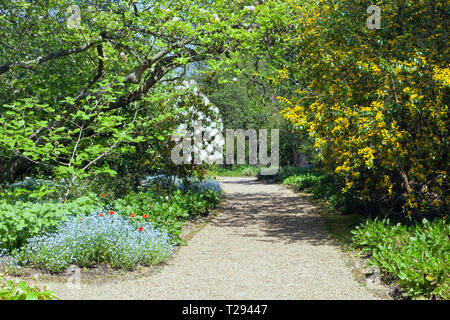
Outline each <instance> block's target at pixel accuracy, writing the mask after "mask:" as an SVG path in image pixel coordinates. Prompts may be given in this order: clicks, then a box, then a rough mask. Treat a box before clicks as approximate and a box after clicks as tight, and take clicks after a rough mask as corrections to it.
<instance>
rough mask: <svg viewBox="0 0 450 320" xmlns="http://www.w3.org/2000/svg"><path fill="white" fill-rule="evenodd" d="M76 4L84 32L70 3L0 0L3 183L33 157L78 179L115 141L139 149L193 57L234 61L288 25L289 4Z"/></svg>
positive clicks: (216, 63)
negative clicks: (74, 19) (142, 131)
mask: <svg viewBox="0 0 450 320" xmlns="http://www.w3.org/2000/svg"><path fill="white" fill-rule="evenodd" d="M75 4H76V5H77V6H78V7H79V9H80V10H79V12H80V14H81V17H80V18H81V19H80V23H79V29H78V28H77V27H78V23H75V24H74V23H72V22H69V26H70V28H68V23H67V18H68V14H69V15H72V14H73V12H74V11H77V10H73V8H69V5H71V4H70V3H69V4H68V3H66V2H65V1H61V0H50V1H46V2H42V3H41V2H36V1H26V0H18V1H9V2H4V1H3V2H1V5H0V38H1V39H2V48H1V49H0V50H1V51H2V55H1V60H0V77H1V82H2V86H3V88H2V90H0V106H2V107H1V110H0V117H1V118H2V119H1V123H2V125H1V126H0V136H1V137H0V155H1V159H2V160H1V165H0V181H13V180H15V179H16V178H17V177H18V176H19V175H20V174H22V173H24V172H25V171H26V170H27V169H28V168H29V167H30V166H33V165H35V164H38V165H40V166H48V167H49V168H50V169H51V170H56V171H57V172H59V173H60V174H63V175H64V174H66V175H67V174H68V175H69V176H71V177H72V179H73V178H74V174H75V173H74V172H75V171H74V170H76V169H75V168H80V170H81V171H80V172H78V173H77V174H75V176H79V175H80V174H81V173H82V172H83V173H86V174H88V172H87V171H88V169H90V170H93V172H95V170H96V169H94V168H96V167H97V166H96V164H97V163H100V162H98V161H97V160H100V159H104V158H105V157H106V156H109V155H110V154H111V153H113V151H114V150H116V149H117V148H118V147H123V149H120V152H134V151H135V149H134V148H133V146H132V143H133V142H139V141H141V142H142V139H148V137H144V136H142V135H135V134H134V133H135V132H137V131H139V130H136V128H137V127H138V126H146V125H155V122H154V121H155V119H157V120H158V121H160V122H163V121H164V119H165V118H164V116H162V117H161V114H158V112H159V111H160V109H159V108H158V107H157V106H158V105H161V103H163V102H164V101H165V100H167V99H168V98H169V97H170V95H171V94H172V93H171V92H168V91H167V90H164V88H165V87H166V86H168V84H170V82H172V81H174V80H177V79H180V78H182V77H183V75H184V74H185V71H186V69H187V67H188V66H189V65H190V64H192V63H196V62H199V61H208V63H209V65H210V67H211V68H213V69H221V68H225V67H226V66H232V65H233V64H234V63H235V62H236V61H237V60H239V57H240V56H239V55H240V54H242V55H244V56H245V54H246V53H248V52H252V51H254V50H259V49H260V48H261V46H263V45H264V44H265V43H268V42H270V41H272V40H271V39H272V38H273V37H274V35H276V34H277V32H279V30H282V29H283V28H284V27H286V28H289V27H290V26H289V25H290V23H291V21H290V20H289V19H288V18H283V16H284V15H286V16H289V14H288V12H287V11H286V10H285V8H286V4H285V3H284V2H283V1H264V2H262V3H261V4H260V5H257V6H256V8H255V7H249V6H246V5H245V4H244V3H242V2H230V1H222V0H221V1H214V2H211V1H202V0H198V1H187V0H184V1H176V2H173V1H164V0H161V1H159V0H158V1H135V0H128V1H106V2H105V1H76V2H74V3H73V4H72V5H75ZM204 8H208V9H204ZM68 9H70V10H69V11H68ZM253 24H257V25H258V26H260V27H259V28H258V30H254V29H252V27H251V26H252V25H253ZM241 57H242V56H241ZM75 150H76V151H75ZM92 161H94V162H92ZM75 164H76V165H75ZM97 169H98V168H97ZM102 170H106V171H108V170H109V169H108V167H107V166H106V167H104V168H103V169H102Z"/></svg>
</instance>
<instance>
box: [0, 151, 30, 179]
mask: <svg viewBox="0 0 450 320" xmlns="http://www.w3.org/2000/svg"><path fill="white" fill-rule="evenodd" d="M33 164H34V163H33V162H32V161H30V160H28V159H26V158H24V157H21V156H14V157H13V158H12V159H11V160H10V161H9V162H8V164H7V165H5V167H3V168H1V170H0V182H5V181H6V182H14V181H15V180H16V179H17V178H18V177H19V176H20V175H21V174H23V173H25V171H26V170H27V169H28V168H30V167H31V166H32V165H33Z"/></svg>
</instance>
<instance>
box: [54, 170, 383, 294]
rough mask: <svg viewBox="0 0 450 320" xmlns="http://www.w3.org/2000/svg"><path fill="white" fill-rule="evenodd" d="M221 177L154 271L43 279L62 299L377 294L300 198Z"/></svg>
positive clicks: (250, 181)
mask: <svg viewBox="0 0 450 320" xmlns="http://www.w3.org/2000/svg"><path fill="white" fill-rule="evenodd" d="M221 183H222V187H223V190H224V191H225V193H226V200H225V202H224V203H223V205H222V209H221V212H220V213H219V214H218V215H217V217H215V218H214V219H213V220H212V221H211V222H210V223H209V224H207V225H206V226H205V227H204V228H203V229H201V230H200V231H199V232H198V233H196V234H195V235H194V236H193V237H192V239H191V240H189V245H188V246H185V247H182V248H181V249H180V250H179V251H178V252H177V253H176V254H175V256H174V257H173V258H172V259H170V260H169V261H168V262H167V265H165V266H163V267H162V268H161V269H160V271H159V272H156V273H153V274H151V275H149V276H145V277H141V278H138V279H131V280H126V279H125V280H123V279H122V280H118V281H116V282H113V281H105V282H104V283H95V284H93V283H92V284H84V283H83V282H82V284H81V289H73V288H72V289H70V288H69V287H68V286H67V285H66V284H64V283H47V285H49V286H50V288H51V289H52V290H54V291H56V293H57V296H58V297H60V298H62V299H202V300H203V299H376V297H375V296H374V295H373V294H372V293H371V291H369V290H367V289H366V288H365V287H363V286H361V285H360V284H359V283H358V282H357V281H355V280H354V278H353V276H352V273H351V271H350V270H349V269H348V268H347V267H346V265H345V263H344V261H343V259H342V256H341V253H340V251H339V250H338V248H336V247H335V246H333V245H332V244H331V243H330V242H329V241H328V238H327V234H326V231H325V229H324V227H323V225H322V222H321V219H320V216H319V215H318V213H317V212H316V210H314V208H313V207H312V206H311V205H309V204H308V203H307V202H306V200H305V199H303V198H301V197H300V196H298V195H296V194H295V193H294V192H292V191H290V190H288V189H284V188H282V187H280V186H277V185H273V184H265V183H261V182H258V181H257V180H256V179H255V178H223V179H221Z"/></svg>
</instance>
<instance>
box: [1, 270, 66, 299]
mask: <svg viewBox="0 0 450 320" xmlns="http://www.w3.org/2000/svg"><path fill="white" fill-rule="evenodd" d="M0 300H59V299H58V298H57V297H56V296H55V295H54V292H52V291H48V290H44V291H41V290H40V289H39V288H38V287H34V286H30V285H28V284H27V283H25V282H24V281H17V280H8V281H5V280H3V279H2V277H1V276H0Z"/></svg>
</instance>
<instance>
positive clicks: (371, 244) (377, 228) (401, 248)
mask: <svg viewBox="0 0 450 320" xmlns="http://www.w3.org/2000/svg"><path fill="white" fill-rule="evenodd" d="M352 233H353V234H354V238H353V243H354V245H355V246H356V247H358V248H361V249H362V250H363V251H364V252H368V253H369V254H370V255H371V258H370V263H371V264H373V265H376V266H378V267H380V269H381V270H382V271H383V272H384V273H385V275H386V277H387V279H389V280H390V281H398V283H399V285H400V286H401V287H402V288H403V290H404V292H405V294H406V295H407V296H409V297H418V296H425V297H430V298H442V299H449V298H450V290H449V289H450V278H449V276H450V267H449V266H450V241H449V237H450V225H449V224H448V223H447V222H446V221H444V220H441V219H440V220H436V221H433V222H429V221H428V220H426V219H424V220H423V221H422V223H417V224H414V225H411V226H405V225H401V224H395V225H393V224H391V223H390V222H389V220H381V221H380V220H377V219H376V220H369V221H367V222H366V223H365V224H363V225H361V226H359V227H356V229H355V230H354V231H353V232H352Z"/></svg>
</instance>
